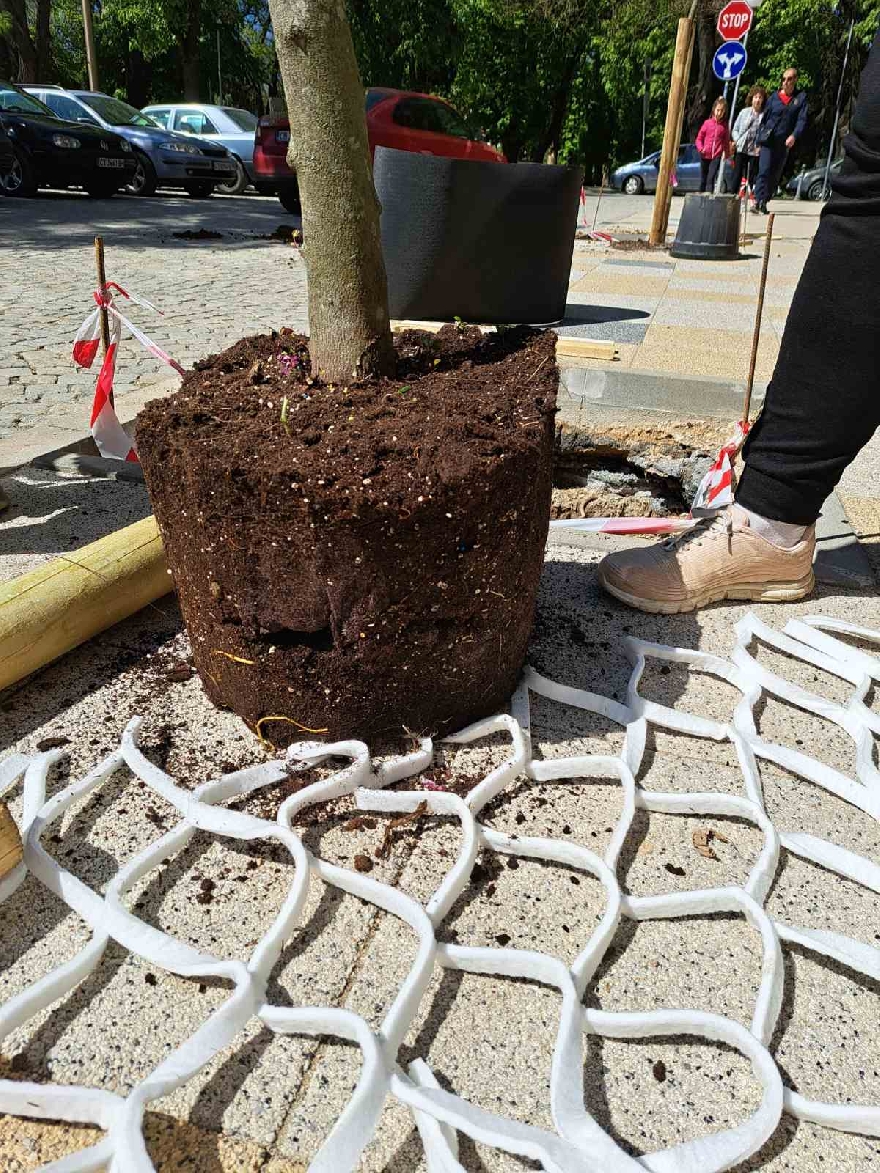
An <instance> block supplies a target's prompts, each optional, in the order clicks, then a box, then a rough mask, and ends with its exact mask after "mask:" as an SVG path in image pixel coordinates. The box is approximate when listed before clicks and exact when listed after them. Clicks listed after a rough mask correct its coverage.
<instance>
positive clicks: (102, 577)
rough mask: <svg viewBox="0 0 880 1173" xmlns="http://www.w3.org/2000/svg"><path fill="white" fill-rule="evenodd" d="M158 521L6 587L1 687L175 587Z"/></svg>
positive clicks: (0, 593) (0, 595)
mask: <svg viewBox="0 0 880 1173" xmlns="http://www.w3.org/2000/svg"><path fill="white" fill-rule="evenodd" d="M173 585H174V584H173V583H172V581H171V577H170V576H169V574H168V572H167V567H166V563H165V552H164V550H163V548H162V539H161V537H160V536H159V530H158V527H157V525H156V519H155V517H145V518H144V519H143V521H137V522H135V523H134V525H129V526H126V527H125V529H121V530H117V531H116V532H115V533H112V534H108V535H107V537H105V538H101V539H100V540H99V541H97V542H92V544H91V545H89V546H84V547H83V548H82V549H81V550H75V551H74V552H73V553H72V554H67V555H65V556H64V557H63V558H58V559H56V560H55V561H54V562H49V563H47V564H46V565H45V566H40V567H38V568H37V569H36V570H32V571H31V573H30V574H23V575H20V576H19V577H18V578H13V579H12V580H11V581H9V582H5V583H3V584H2V585H0V689H3V688H7V687H8V686H9V685H10V684H15V682H16V681H18V680H22V679H23V678H24V677H25V676H28V675H29V674H30V673H31V672H36V671H37V669H38V668H42V667H43V666H44V665H46V664H49V663H51V661H52V660H56V659H57V658H58V657H59V656H63V655H64V653H65V652H69V651H70V650H71V649H72V648H75V647H77V646H78V645H79V644H81V643H84V642H85V641H86V640H87V639H91V637H92V636H93V635H97V634H98V632H100V631H104V630H105V629H106V628H108V627H112V626H113V624H114V623H118V622H119V621H120V620H121V619H126V618H127V617H128V616H129V615H133V614H134V613H135V611H139V610H140V609H141V607H146V606H147V605H148V604H150V603H152V602H154V601H155V600H156V599H159V598H161V597H162V596H163V595H165V594H167V593H168V591H170V590H172V589H173Z"/></svg>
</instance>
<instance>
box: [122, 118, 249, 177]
mask: <svg viewBox="0 0 880 1173" xmlns="http://www.w3.org/2000/svg"><path fill="white" fill-rule="evenodd" d="M141 113H142V114H146V115H148V116H149V117H150V118H152V119H153V120H154V121H155V122H158V123H159V125H160V126H164V127H165V128H166V129H167V130H177V131H179V132H180V133H181V134H194V135H197V136H198V137H199V138H204V139H207V141H208V142H209V143H219V144H220V145H221V146H223V147H226V149H227V151H229V153H230V154H231V155H232V156H233V157H234V159H235V162H236V171H235V179H233V180H232V182H230V183H218V184H217V191H219V192H221V193H222V194H223V195H238V194H239V193H240V192H243V191H244V189H245V188H246V187H247V186H248V184H249V183H253V181H254V133H255V131H256V129H257V116H256V114H251V112H250V111H249V110H238V109H237V108H236V107H235V106H205V105H201V104H197V103H194V102H187V103H182V102H180V103H176V102H175V103H171V104H169V105H161V106H144V108H143V110H142V111H141Z"/></svg>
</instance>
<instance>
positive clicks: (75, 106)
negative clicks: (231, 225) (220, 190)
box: [22, 85, 237, 196]
mask: <svg viewBox="0 0 880 1173" xmlns="http://www.w3.org/2000/svg"><path fill="white" fill-rule="evenodd" d="M22 88H23V89H26V90H27V91H28V93H30V94H33V95H34V97H36V98H39V99H40V101H41V102H44V103H45V104H46V105H47V106H48V107H49V109H50V110H52V112H53V113H54V114H56V115H57V116H58V117H59V118H66V119H68V121H70V122H81V123H86V124H87V125H90V126H101V127H104V128H105V129H107V130H112V131H115V132H116V134H119V135H121V136H122V137H123V138H124V139H127V140H128V142H129V143H131V147H132V150H133V151H134V157H135V172H134V177H133V178H132V180H131V182H130V183H129V185H128V189H127V190H128V191H130V192H132V194H134V195H144V196H146V195H152V194H153V192H154V191H155V190H156V188H157V187H158V186H159V185H160V184H161V186H162V187H182V188H183V189H184V191H186V192H188V193H189V194H190V195H191V196H209V195H210V194H211V192H212V191H213V190H214V188H215V186H217V185H218V184H221V183H231V182H232V181H233V180H234V179H235V177H236V174H237V164H236V161H235V159H233V157H232V155H230V153H229V151H227V149H226V148H225V147H223V146H221V145H220V144H219V143H217V144H214V143H208V142H203V141H202V140H200V139H197V138H193V136H192V135H187V134H177V133H175V132H174V131H170V130H165V129H163V128H162V127H161V126H158V125H157V124H156V123H155V122H154V121H153V120H152V118H149V117H147V115H146V114H141V112H140V110H136V109H135V108H134V106H129V104H128V103H127V102H121V101H120V100H119V99H118V98H111V97H110V96H109V94H99V93H94V92H92V91H91V90H65V89H62V88H61V86H44V85H28V86H23V87H22Z"/></svg>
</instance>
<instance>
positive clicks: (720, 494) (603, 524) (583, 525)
mask: <svg viewBox="0 0 880 1173" xmlns="http://www.w3.org/2000/svg"><path fill="white" fill-rule="evenodd" d="M748 434H749V424H748V423H747V422H746V421H744V420H740V421H739V423H738V424H737V425H736V431H735V432H734V434H733V435H732V436H731V437H730V439H729V440H728V441H727V443H726V444H725V445H724V447H723V448H722V449H721V451H720V452H719V453H718V455H717V456H716V457H715V461H714V463H713V464H712V467H711V468H710V469H709V471H708V472H707V473H706V475H705V476H704V477H703V479H702V481H700V484H699V487H698V489H697V492H696V494H695V495H694V499H693V501H692V502H691V511H690V514H689V515H688V516H687V517H584V518H580V517H574V518H565V519H563V520H560V521H551V522H550V527H551V529H572V530H577V531H578V532H579V533H592V534H678V533H683V532H684V531H685V530H689V529H692V528H693V527H694V526H695V525H697V524H698V522H699V521H701V520H702V519H704V518H706V517H711V516H713V515H714V514H716V513H720V512H721V510H722V509H726V508H727V506H728V505H732V504H733V493H734V477H733V463H734V461H735V460H736V456H737V453H738V452H739V450H740V448H742V446H743V443H744V442H745V438H746V436H747V435H748Z"/></svg>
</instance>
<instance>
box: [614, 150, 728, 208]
mask: <svg viewBox="0 0 880 1173" xmlns="http://www.w3.org/2000/svg"><path fill="white" fill-rule="evenodd" d="M659 174H660V152H659V151H652V153H651V154H650V155H646V156H645V158H644V159H639V160H638V161H637V162H635V163H624V165H623V166H622V167H618V168H617V170H616V171H612V173H611V186H612V187H613V188H615V189H616V190H617V191H622V192H624V193H625V194H626V195H641V194H642V193H643V192H655V191H656V190H657V176H658V175H659ZM673 179H674V184H675V191H679V192H686V191H699V190H700V152H699V151H698V150H697V148H696V147H695V146H694V144H693V143H683V144H682V145H681V146H680V147H679V148H678V158H677V159H676V161H675V167H674V169H673ZM721 190H722V191H733V166H732V164H731V162H730V160H729V159H725V161H724V175H723V177H722V180H721Z"/></svg>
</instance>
